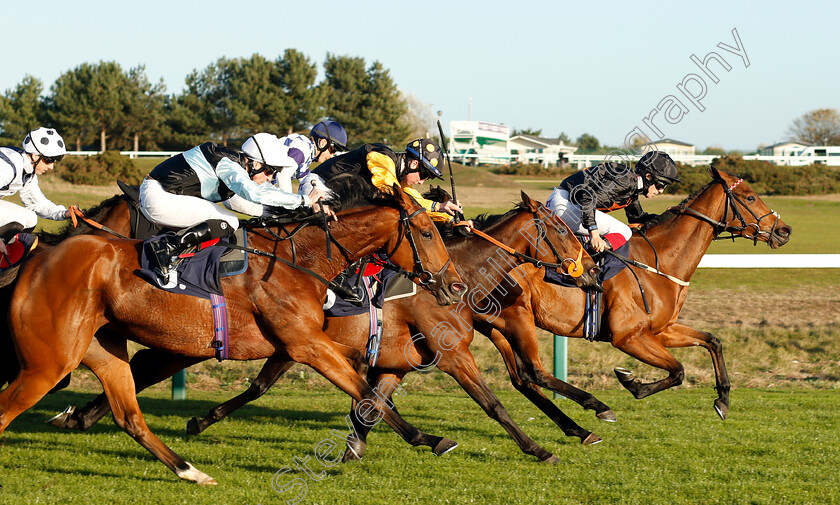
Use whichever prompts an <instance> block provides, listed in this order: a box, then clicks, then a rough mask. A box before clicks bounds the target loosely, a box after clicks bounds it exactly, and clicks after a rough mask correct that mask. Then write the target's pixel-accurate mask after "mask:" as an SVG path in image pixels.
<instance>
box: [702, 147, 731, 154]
mask: <svg viewBox="0 0 840 505" xmlns="http://www.w3.org/2000/svg"><path fill="white" fill-rule="evenodd" d="M703 154H708V155H714V156H724V155H725V154H726V150H725V149H724V148H722V147H718V146H709V147H707V148H706V149H704V150H703Z"/></svg>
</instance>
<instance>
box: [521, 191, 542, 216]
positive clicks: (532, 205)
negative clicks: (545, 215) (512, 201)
mask: <svg viewBox="0 0 840 505" xmlns="http://www.w3.org/2000/svg"><path fill="white" fill-rule="evenodd" d="M520 193H521V195H520V196H521V197H522V203H523V204H525V205H526V206H527V207H528V208H529V209H531V212H536V211H537V210H539V208H540V207H541V205H540V202H538V201H536V200H534V199H533V198H531V197H530V196H528V195H527V194H526V193H525V192H524V191H521V192H520Z"/></svg>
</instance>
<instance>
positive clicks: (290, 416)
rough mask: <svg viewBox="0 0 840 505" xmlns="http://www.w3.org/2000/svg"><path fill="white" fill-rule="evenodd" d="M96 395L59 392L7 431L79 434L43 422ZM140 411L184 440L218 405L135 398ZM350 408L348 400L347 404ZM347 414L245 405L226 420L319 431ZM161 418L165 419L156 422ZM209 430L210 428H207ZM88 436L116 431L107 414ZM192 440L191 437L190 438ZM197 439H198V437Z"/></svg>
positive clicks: (156, 425) (165, 431)
mask: <svg viewBox="0 0 840 505" xmlns="http://www.w3.org/2000/svg"><path fill="white" fill-rule="evenodd" d="M96 396H97V395H96V394H93V393H80V392H75V391H59V392H57V393H54V394H50V395H47V396H45V397H44V398H43V399H41V401H39V402H38V403H37V404H36V405H35V406H34V407H32V408H30V409H29V410H27V411H26V412H23V413H22V414H20V415H19V416H18V417H17V418H16V419H15V420H14V421H13V422H12V423H11V425H10V426H9V431H10V432H12V433H14V432H18V433H57V432H68V433H77V434H78V433H80V432H79V431H78V430H61V429H59V428H56V427H54V426H52V425H49V424H47V423H46V421H47V420H48V419H50V418H51V417H53V416H54V415H56V414H58V413H59V412H61V411H62V410H64V408H65V407H66V406H67V405H76V406H77V407H80V408H81V407H82V406H84V405H86V404H87V403H88V402H90V401H91V400H93V399H94V398H95V397H96ZM138 400H139V403H140V410H141V411H142V412H143V415H144V417H146V422H147V423H148V424H149V427H150V428H152V430H153V431H154V432H155V433H157V434H158V435H163V436H171V437H183V436H185V435H186V423H187V420H188V419H190V418H192V417H193V416H196V417H204V416H205V415H207V412H208V411H209V410H210V409H211V408H212V407H215V406H216V405H217V403H216V402H211V401H206V400H189V399H187V400H170V399H165V398H145V397H142V396H141V397H139V398H138ZM347 405H348V406H349V401H348V402H347ZM345 415H346V412H344V411H340V410H336V411H332V412H325V411H323V410H315V409H313V410H300V409H283V408H273V407H267V406H263V405H259V404H248V405H246V406H245V407H243V408H241V409H239V410H238V411H236V413H235V414H234V415H233V416H232V417H230V418H228V419H233V420H235V419H242V420H253V421H255V422H256V421H268V422H275V421H276V422H278V423H281V424H290V423H293V424H294V426H295V427H299V428H309V429H318V428H323V427H324V426H325V425H338V424H340V423H342V418H343V417H344V416H345ZM173 416H175V417H180V418H181V419H183V422H182V423H180V427H178V428H171V427H167V426H165V425H164V424H169V423H170V421H169V420H168V419H166V418H170V417H173ZM155 418H164V419H155ZM210 429H211V430H212V428H210ZM88 431H89V432H91V433H97V432H106V433H107V432H116V431H121V430H120V428H118V427H117V426H116V425H115V424H114V422H113V419H112V417H111V415H110V414H108V415H106V416H105V418H103V419H102V420H101V421H100V422H99V423H97V424H96V425H95V426H93V427H92V428H90V429H89V430H88ZM191 438H192V437H191ZM197 438H200V436H198V437H197Z"/></svg>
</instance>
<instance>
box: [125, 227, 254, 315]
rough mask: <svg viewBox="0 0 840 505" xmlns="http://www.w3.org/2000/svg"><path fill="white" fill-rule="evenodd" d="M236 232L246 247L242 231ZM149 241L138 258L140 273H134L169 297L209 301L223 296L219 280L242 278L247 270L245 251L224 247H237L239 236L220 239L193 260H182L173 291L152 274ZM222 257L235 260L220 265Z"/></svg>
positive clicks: (152, 261)
mask: <svg viewBox="0 0 840 505" xmlns="http://www.w3.org/2000/svg"><path fill="white" fill-rule="evenodd" d="M238 232H243V233H242V235H241V237H242V238H241V240H242V242H243V244H242V245H243V246H247V244H245V243H244V242H245V237H246V235H245V234H244V231H243V230H239V231H238ZM238 232H237V233H238ZM154 238H155V237H153V238H152V239H154ZM152 239H147V240H145V241H143V249H142V252H141V254H140V270H139V271H138V272H137V273H138V275H139V276H140V277H142V278H143V279H146V280H147V281H149V282H150V283H151V284H153V285H155V286H156V287H158V288H161V289H163V290H164V291H168V292H170V293H179V294H183V295H191V296H197V297H199V298H205V299H209V298H210V295H211V294H214V295H219V296H223V293H222V284H221V280H220V279H221V277H228V276H231V275H237V274H241V273H242V272H244V271H245V270H246V269H247V268H248V259H247V255H246V254H245V252H244V251H241V250H231V249H228V248H227V247H225V245H226V244H231V243H233V244H236V243H237V241H238V240H237V239H239V236H238V235H234V236H233V237H225V238H222V239H220V240H219V242H218V244H217V245H214V246H210V247H207V248H205V249H202V250H200V251H198V252H197V253H196V254H195V256H192V257H190V258H185V259H184V260H183V261H182V262H181V264H180V265H178V276H177V282H176V283H175V285H174V286H172V287H163V286H161V284H160V279H159V278H158V276H157V274H155V272H154V270H155V266H156V263H155V260H154V259H153V257H154V255H153V254H152V251H151V249H150V247H149V242H150V241H151V240H152ZM225 253H228V255H232V256H233V257H234V258H232V259H231V260H227V259H226V260H225V261H222V255H225Z"/></svg>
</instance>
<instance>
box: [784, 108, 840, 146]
mask: <svg viewBox="0 0 840 505" xmlns="http://www.w3.org/2000/svg"><path fill="white" fill-rule="evenodd" d="M788 134H789V135H790V137H791V140H793V141H795V142H800V143H802V144H810V145H840V113H838V111H837V109H817V110H812V111H811V112H808V113H806V114H803V115H802V116H801V117H799V118H797V119H795V120H794V121H793V123H791V125H790V127H789V128H788Z"/></svg>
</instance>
